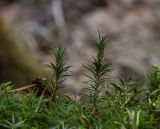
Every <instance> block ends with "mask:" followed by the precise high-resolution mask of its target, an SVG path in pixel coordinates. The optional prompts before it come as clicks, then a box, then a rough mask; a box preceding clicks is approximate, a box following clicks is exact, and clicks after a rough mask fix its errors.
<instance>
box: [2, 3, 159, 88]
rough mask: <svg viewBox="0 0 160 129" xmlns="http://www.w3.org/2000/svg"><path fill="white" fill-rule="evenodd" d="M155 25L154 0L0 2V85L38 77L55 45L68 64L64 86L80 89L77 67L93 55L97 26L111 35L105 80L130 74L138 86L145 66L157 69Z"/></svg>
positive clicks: (21, 82)
mask: <svg viewBox="0 0 160 129" xmlns="http://www.w3.org/2000/svg"><path fill="white" fill-rule="evenodd" d="M159 23H160V0H0V82H6V81H12V82H13V83H14V84H16V85H21V84H28V83H30V82H31V81H32V79H33V78H35V77H43V76H44V75H45V74H47V73H49V69H48V68H47V67H46V66H45V64H47V63H48V62H49V60H50V53H49V50H50V48H51V47H52V45H53V44H55V43H59V42H60V43H62V44H63V45H64V46H65V47H66V52H67V54H66V61H67V62H68V64H70V65H72V66H73V68H72V71H73V76H72V77H71V79H69V80H67V81H66V82H65V85H66V86H67V87H68V89H69V88H74V89H75V90H79V89H81V88H82V87H83V86H82V85H83V84H82V81H84V79H85V78H84V76H83V75H82V73H85V72H86V71H85V70H84V68H83V67H82V65H81V64H82V63H86V61H88V60H89V59H90V58H91V57H92V56H94V55H95V50H94V48H93V47H92V46H91V45H90V43H91V41H92V40H93V39H95V38H96V37H97V35H98V34H97V33H98V32H97V28H98V29H99V30H100V32H101V34H102V35H105V34H109V35H111V40H112V41H111V43H110V45H109V46H108V49H107V51H106V56H107V60H106V61H108V62H111V63H112V64H113V72H112V73H111V75H112V76H113V79H111V81H116V78H117V77H127V76H131V77H132V78H133V79H135V80H138V81H139V82H140V85H144V84H145V83H146V81H147V80H146V75H147V71H148V70H149V68H150V66H151V65H153V64H157V65H160V25H159ZM44 73H45V74H44ZM114 79H115V80H114Z"/></svg>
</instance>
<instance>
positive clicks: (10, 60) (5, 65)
mask: <svg viewBox="0 0 160 129" xmlns="http://www.w3.org/2000/svg"><path fill="white" fill-rule="evenodd" d="M39 73H40V71H39V70H38V68H37V65H36V62H34V60H33V57H32V55H29V54H28V53H27V52H25V51H24V50H22V49H21V48H20V47H19V46H18V44H17V43H16V41H15V39H14V38H13V37H12V36H11V35H10V33H9V31H8V30H7V29H6V27H5V24H4V23H3V21H2V19H1V18H0V82H6V81H12V82H13V83H14V84H21V83H23V84H24V83H25V82H28V81H31V80H32V79H33V78H34V77H37V75H38V74H39Z"/></svg>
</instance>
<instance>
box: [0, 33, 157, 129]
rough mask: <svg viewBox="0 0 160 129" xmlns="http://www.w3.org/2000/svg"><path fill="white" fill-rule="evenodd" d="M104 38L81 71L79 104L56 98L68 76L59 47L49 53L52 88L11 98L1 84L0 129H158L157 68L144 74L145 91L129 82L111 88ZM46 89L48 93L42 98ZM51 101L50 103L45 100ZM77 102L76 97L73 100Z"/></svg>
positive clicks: (16, 94)
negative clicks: (83, 78) (82, 81)
mask: <svg viewBox="0 0 160 129" xmlns="http://www.w3.org/2000/svg"><path fill="white" fill-rule="evenodd" d="M108 43H109V38H108V37H106V36H101V35H99V39H98V41H97V42H96V43H95V47H96V49H97V55H96V56H95V57H94V58H93V60H91V61H90V63H89V64H88V65H84V67H85V68H86V69H87V70H88V71H89V72H90V73H89V74H88V75H85V76H86V77H88V78H89V80H88V81H87V82H86V83H85V84H86V89H85V90H86V92H87V94H82V95H81V96H79V97H80V99H79V100H76V101H75V100H72V99H69V97H68V96H67V97H66V96H65V95H63V94H59V93H60V87H61V86H62V82H63V81H64V80H65V79H66V77H68V76H69V74H68V73H69V68H70V66H68V65H67V64H66V63H65V61H64V58H65V57H64V48H61V47H58V48H56V49H53V50H52V61H51V62H50V65H49V66H50V67H51V69H52V70H53V76H52V77H51V82H52V83H51V85H50V86H48V85H47V86H46V88H45V89H44V92H43V93H42V94H41V95H40V96H37V95H36V94H35V93H34V92H29V93H26V92H17V93H14V94H13V93H10V92H9V91H10V89H11V87H12V86H11V83H3V84H1V85H0V100H1V101H0V128H1V129H159V128H160V117H159V116H160V99H159V97H160V89H159V86H160V69H159V68H158V66H153V67H152V69H151V70H150V72H149V74H148V81H149V82H148V88H147V89H144V88H140V87H139V85H138V83H136V82H133V81H132V79H131V78H125V79H119V83H113V84H110V83H109V81H108V76H109V72H110V71H111V70H112V67H111V65H110V63H106V62H107V61H106V60H105V56H104V55H105V54H104V52H105V48H106V47H107V45H108ZM46 90H48V91H50V92H49V94H47V95H46ZM50 98H51V99H50ZM75 98H76V95H75Z"/></svg>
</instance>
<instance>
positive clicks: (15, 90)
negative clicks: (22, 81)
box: [9, 84, 36, 93]
mask: <svg viewBox="0 0 160 129" xmlns="http://www.w3.org/2000/svg"><path fill="white" fill-rule="evenodd" d="M35 86H36V84H32V85H28V86H24V87H21V88H17V89H13V90H10V91H9V92H10V93H14V92H18V91H24V90H27V89H30V88H33V87H35Z"/></svg>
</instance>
